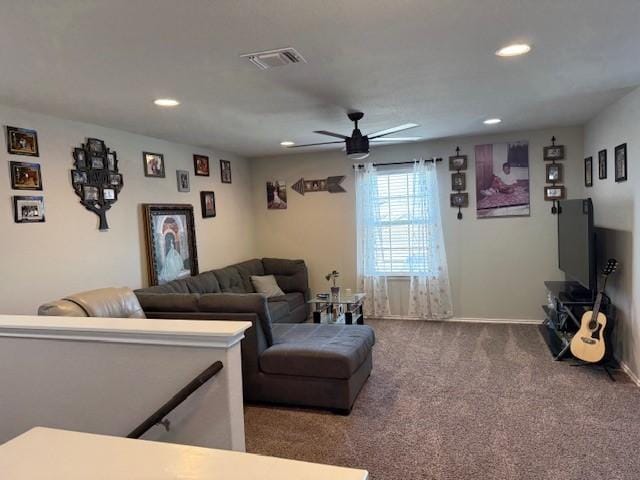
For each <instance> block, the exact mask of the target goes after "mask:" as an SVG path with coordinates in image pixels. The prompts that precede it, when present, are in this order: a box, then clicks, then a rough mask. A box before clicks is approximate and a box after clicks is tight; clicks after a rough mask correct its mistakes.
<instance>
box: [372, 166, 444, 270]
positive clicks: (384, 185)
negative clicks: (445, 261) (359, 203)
mask: <svg viewBox="0 0 640 480" xmlns="http://www.w3.org/2000/svg"><path fill="white" fill-rule="evenodd" d="M434 174H435V172H434ZM415 175H416V174H415V173H414V172H413V170H406V171H394V172H386V173H385V172H377V173H376V176H375V181H374V182H373V185H372V187H373V188H372V197H371V205H370V206H371V207H372V208H373V209H374V212H372V216H371V217H370V218H372V220H373V222H372V223H371V225H370V226H371V234H372V245H371V247H372V253H373V259H372V260H373V261H372V262H370V265H369V267H370V269H372V270H373V271H370V272H369V274H370V275H378V276H382V275H389V276H393V275H398V276H406V275H412V274H419V273H423V274H424V273H426V274H430V273H432V270H433V269H432V266H431V265H430V263H431V262H430V261H429V257H430V256H429V255H427V252H426V251H425V246H428V244H429V242H428V238H427V228H426V227H427V224H428V222H429V215H428V212H427V208H426V206H427V204H428V198H427V190H426V189H425V188H420V185H418V184H419V183H420V182H417V183H416V182H415Z"/></svg>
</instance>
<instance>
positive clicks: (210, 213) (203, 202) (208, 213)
mask: <svg viewBox="0 0 640 480" xmlns="http://www.w3.org/2000/svg"><path fill="white" fill-rule="evenodd" d="M208 197H210V198H211V199H212V204H213V206H211V207H210V206H208V205H207V198H208ZM200 207H201V208H202V218H213V217H215V216H216V214H217V212H216V194H215V192H212V191H204V192H200Z"/></svg>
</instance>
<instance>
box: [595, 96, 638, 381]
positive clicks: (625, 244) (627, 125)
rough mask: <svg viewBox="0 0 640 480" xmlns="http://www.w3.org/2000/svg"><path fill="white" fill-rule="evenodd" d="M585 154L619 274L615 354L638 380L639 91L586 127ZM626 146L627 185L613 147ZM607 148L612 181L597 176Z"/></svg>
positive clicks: (614, 288) (599, 221) (608, 251)
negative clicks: (618, 174) (617, 171)
mask: <svg viewBox="0 0 640 480" xmlns="http://www.w3.org/2000/svg"><path fill="white" fill-rule="evenodd" d="M584 139H585V142H584V155H585V157H588V156H593V159H594V180H593V182H594V185H593V187H592V188H584V192H585V193H584V195H585V196H590V197H592V198H593V202H594V210H595V222H596V226H597V227H598V230H597V233H598V234H599V241H598V243H599V256H600V257H601V258H602V259H606V258H609V257H615V258H617V259H618V260H619V261H620V262H621V266H620V269H619V271H618V273H617V274H616V275H614V276H613V277H612V278H611V281H610V284H609V288H608V290H607V293H608V294H609V296H610V297H611V299H612V301H613V303H614V304H615V306H616V309H617V313H618V314H617V318H616V326H615V329H614V344H615V347H614V348H615V352H614V353H615V355H616V357H617V358H618V359H619V360H621V361H622V362H623V363H624V364H625V366H627V367H629V369H630V370H631V371H632V372H633V374H634V375H635V376H636V377H638V376H640V347H639V345H640V316H639V313H638V305H637V302H634V298H636V299H637V298H640V297H639V296H638V295H639V294H640V290H639V286H640V283H639V282H640V270H639V267H638V265H637V262H636V261H635V255H636V254H637V252H638V249H639V248H640V241H639V240H638V236H637V235H635V233H636V225H638V224H639V223H638V211H639V210H638V201H639V194H638V186H639V185H640V178H639V177H638V171H637V167H636V165H637V164H638V152H639V151H640V89H636V90H634V91H632V92H631V93H629V94H628V95H627V96H625V97H623V98H622V99H620V100H619V101H618V102H616V103H615V104H613V105H611V106H610V107H608V108H606V109H605V110H603V111H602V112H601V113H600V114H599V115H597V116H596V117H595V118H594V119H593V120H591V121H590V122H589V123H588V124H587V125H586V127H585V136H584ZM622 143H627V155H628V176H629V180H628V181H627V182H623V183H616V182H615V181H614V148H615V147H616V146H617V145H620V144H622ZM605 148H606V149H607V157H608V164H609V168H608V178H607V179H606V180H599V179H598V175H597V158H598V151H599V150H602V149H605Z"/></svg>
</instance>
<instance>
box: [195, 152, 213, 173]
mask: <svg viewBox="0 0 640 480" xmlns="http://www.w3.org/2000/svg"><path fill="white" fill-rule="evenodd" d="M193 170H194V172H195V174H196V175H197V176H199V177H208V176H209V174H210V171H209V157H207V156H206V155H194V156H193Z"/></svg>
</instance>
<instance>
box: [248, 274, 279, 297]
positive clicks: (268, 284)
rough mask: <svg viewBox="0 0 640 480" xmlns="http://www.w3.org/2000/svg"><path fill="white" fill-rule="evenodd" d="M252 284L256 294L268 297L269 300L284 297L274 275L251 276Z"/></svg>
mask: <svg viewBox="0 0 640 480" xmlns="http://www.w3.org/2000/svg"><path fill="white" fill-rule="evenodd" d="M251 283H253V288H255V289H256V292H258V293H262V294H264V295H266V296H267V298H271V297H279V296H280V295H284V292H283V291H282V290H281V289H280V287H279V286H278V282H276V277H274V276H273V275H260V276H258V275H251Z"/></svg>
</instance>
